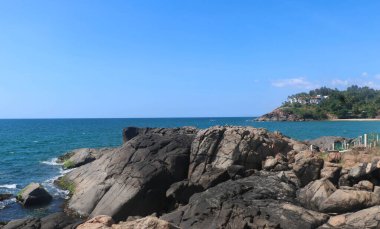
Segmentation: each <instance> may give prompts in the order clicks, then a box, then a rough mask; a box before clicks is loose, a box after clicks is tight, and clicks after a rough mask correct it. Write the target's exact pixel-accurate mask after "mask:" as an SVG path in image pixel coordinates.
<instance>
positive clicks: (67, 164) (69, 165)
mask: <svg viewBox="0 0 380 229" xmlns="http://www.w3.org/2000/svg"><path fill="white" fill-rule="evenodd" d="M74 166H75V163H74V162H73V161H70V160H66V161H65V162H64V163H63V168H64V169H71V168H74Z"/></svg>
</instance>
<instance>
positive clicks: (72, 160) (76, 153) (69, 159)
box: [58, 148, 114, 169]
mask: <svg viewBox="0 0 380 229" xmlns="http://www.w3.org/2000/svg"><path fill="white" fill-rule="evenodd" d="M113 150H114V149H113V148H99V149H94V148H82V149H76V150H73V151H71V152H69V153H67V154H65V155H63V156H61V157H59V158H58V163H63V168H64V169H72V168H76V167H79V166H82V165H85V164H87V163H90V162H93V161H95V160H96V159H98V158H100V157H101V156H102V155H103V154H106V153H108V152H111V151H113Z"/></svg>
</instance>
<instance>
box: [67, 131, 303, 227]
mask: <svg viewBox="0 0 380 229" xmlns="http://www.w3.org/2000/svg"><path fill="white" fill-rule="evenodd" d="M124 140H125V141H126V142H125V143H124V144H123V146H121V147H119V148H116V149H113V150H111V151H109V152H107V153H103V154H102V155H101V156H100V157H99V158H98V159H96V160H95V161H93V162H91V163H89V164H85V165H82V166H81V167H79V168H77V169H76V170H74V171H72V172H70V173H68V174H67V175H66V176H65V177H64V178H63V180H65V183H72V185H71V186H72V187H75V189H74V191H73V196H72V198H71V199H70V201H69V203H68V208H69V209H71V210H74V211H75V212H77V213H79V214H80V215H84V216H96V215H102V214H107V215H110V216H111V217H113V218H114V219H115V220H116V221H119V220H125V219H126V218H127V217H128V216H134V215H141V216H146V215H149V214H151V213H154V212H157V213H159V214H160V213H164V212H167V211H169V210H171V209H173V208H175V207H176V206H178V204H187V202H188V200H189V198H190V197H191V196H192V195H193V194H194V193H198V192H202V191H204V190H206V189H208V188H210V187H213V186H215V185H217V184H219V183H222V182H224V181H227V180H230V179H240V178H242V177H247V176H249V175H251V174H253V173H254V170H260V169H261V168H262V165H263V162H264V161H265V160H266V159H267V157H268V156H274V157H276V158H280V159H278V165H284V166H283V167H282V169H279V170H289V168H288V166H287V164H286V163H287V161H288V157H293V156H294V155H295V154H297V153H298V152H299V151H302V150H305V149H308V147H307V145H306V144H303V143H300V142H297V141H294V140H292V139H289V138H287V137H285V136H283V135H281V134H280V133H270V132H268V131H266V130H264V129H256V128H253V127H221V126H218V127H212V128H208V129H205V130H196V129H195V128H191V127H184V128H174V129H164V128H156V129H154V128H143V129H137V128H127V129H125V130H124ZM288 153H289V154H288ZM289 155H290V156H289ZM73 156H75V155H73ZM289 159H290V160H292V159H291V158H289ZM276 168H277V165H276ZM278 168H280V167H278ZM169 203H170V204H169Z"/></svg>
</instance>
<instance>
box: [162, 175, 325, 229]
mask: <svg viewBox="0 0 380 229" xmlns="http://www.w3.org/2000/svg"><path fill="white" fill-rule="evenodd" d="M295 194H296V187H295V186H293V185H291V184H288V183H286V182H283V181H282V180H281V179H280V178H279V176H278V175H277V174H270V175H267V176H265V175H262V176H256V175H253V176H250V177H247V178H243V179H240V180H236V181H232V180H229V181H226V182H224V183H221V184H219V185H217V186H215V187H213V188H210V189H208V190H207V191H205V192H202V193H198V194H195V195H193V196H192V197H191V198H190V201H189V204H188V205H185V206H183V207H180V208H179V209H177V210H176V211H174V212H172V213H169V214H166V215H164V216H162V217H161V218H162V219H164V220H167V221H169V222H172V223H173V224H175V225H178V226H179V227H181V228H289V225H292V226H293V227H292V228H315V227H317V226H319V225H321V224H323V223H324V222H326V221H327V219H328V216H327V215H324V214H321V213H317V212H313V211H309V210H306V209H304V208H302V207H298V206H296V205H294V204H292V203H291V202H292V200H293V198H294V197H295ZM289 201H290V202H289Z"/></svg>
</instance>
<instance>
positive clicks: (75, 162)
mask: <svg viewBox="0 0 380 229" xmlns="http://www.w3.org/2000/svg"><path fill="white" fill-rule="evenodd" d="M123 141H124V144H123V145H122V146H120V147H117V148H102V149H79V150H75V151H73V152H71V153H69V154H66V155H64V156H62V157H61V158H60V160H61V162H62V163H63V164H64V168H66V169H73V170H72V171H70V172H68V173H67V174H65V175H64V176H63V177H61V178H60V179H59V180H57V181H56V184H57V185H58V186H60V187H61V188H64V189H66V190H68V191H69V192H70V196H71V197H70V199H69V200H68V201H67V203H66V206H65V210H64V212H61V213H55V214H52V215H49V216H46V217H43V218H29V219H21V220H15V221H11V222H9V223H8V224H6V225H3V226H0V228H1V229H18V228H37V229H38V228H41V229H48V228H66V229H69V228H79V229H93V228H99V229H100V228H102V229H107V228H119V229H122V228H152V229H153V228H300V229H301V228H302V229H304V228H319V229H327V228H379V227H380V221H379V219H378V215H379V214H380V179H378V177H379V176H378V175H379V174H380V161H379V160H378V159H373V160H372V161H371V162H366V163H356V164H353V165H352V166H351V167H350V168H346V167H344V166H343V165H342V163H340V159H339V160H336V158H335V157H333V158H332V159H331V158H329V157H327V158H324V157H323V156H322V154H321V152H319V150H318V148H312V150H311V148H310V145H309V144H308V143H304V142H299V141H295V140H293V139H291V138H288V137H286V136H283V135H282V134H281V133H279V132H274V133H273V132H269V131H267V130H265V129H257V128H253V127H236V126H215V127H211V128H208V129H202V130H200V129H196V128H193V127H183V128H135V127H130V128H126V129H124V130H123ZM316 142H321V145H320V148H321V149H322V148H323V146H324V145H323V144H322V143H324V141H323V142H322V141H316ZM35 188H38V187H37V185H35ZM28 193H30V192H28ZM29 196H33V195H29ZM25 198H27V196H26V195H24V196H23V200H25ZM33 198H34V197H33ZM33 198H32V199H33Z"/></svg>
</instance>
